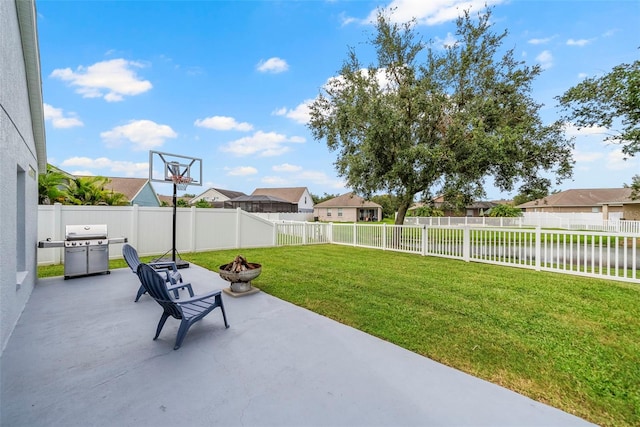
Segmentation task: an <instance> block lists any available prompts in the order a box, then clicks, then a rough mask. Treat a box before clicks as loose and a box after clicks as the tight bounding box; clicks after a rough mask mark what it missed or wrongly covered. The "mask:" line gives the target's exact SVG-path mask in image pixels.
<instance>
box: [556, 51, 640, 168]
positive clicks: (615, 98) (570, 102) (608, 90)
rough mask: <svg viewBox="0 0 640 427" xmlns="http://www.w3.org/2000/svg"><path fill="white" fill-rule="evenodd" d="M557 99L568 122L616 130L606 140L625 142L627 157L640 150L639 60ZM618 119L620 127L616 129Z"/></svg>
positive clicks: (615, 68)
mask: <svg viewBox="0 0 640 427" xmlns="http://www.w3.org/2000/svg"><path fill="white" fill-rule="evenodd" d="M557 99H558V100H559V101H560V107H561V108H562V110H563V112H564V118H565V120H567V121H568V122H571V123H573V124H574V125H575V126H577V127H578V128H583V127H592V126H599V127H605V128H607V129H608V130H609V131H612V132H614V133H613V134H611V135H609V136H607V137H606V138H605V141H610V142H613V143H617V144H620V145H622V152H623V153H624V154H626V155H627V156H633V155H635V154H636V153H637V152H639V151H640V61H635V62H633V63H631V64H621V65H618V66H616V67H613V69H612V70H611V72H609V73H607V74H605V75H603V76H601V77H591V78H587V79H585V80H583V81H582V82H580V83H579V84H577V85H576V86H574V87H572V88H570V89H569V90H567V91H566V92H565V93H564V94H563V95H562V96H560V97H558V98H557ZM617 120H619V125H620V126H621V129H619V130H615V129H614V128H615V126H616V125H617V124H618V123H617V122H616V121H617Z"/></svg>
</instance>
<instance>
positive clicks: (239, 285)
mask: <svg viewBox="0 0 640 427" xmlns="http://www.w3.org/2000/svg"><path fill="white" fill-rule="evenodd" d="M234 264H235V262H234V263H229V264H224V265H221V266H220V268H219V270H218V274H220V277H222V278H223V279H224V280H226V281H227V282H231V285H230V286H229V288H224V289H223V291H224V292H225V293H226V294H228V295H231V296H234V297H237V296H243V295H251V294H254V293H256V292H259V291H260V290H259V289H257V288H254V287H252V286H251V281H252V280H253V279H255V278H256V277H258V276H259V275H260V273H262V266H261V265H260V264H255V263H246V262H245V269H243V270H241V271H233V269H232V266H233V265H234Z"/></svg>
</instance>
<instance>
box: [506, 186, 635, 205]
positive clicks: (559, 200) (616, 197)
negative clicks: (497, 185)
mask: <svg viewBox="0 0 640 427" xmlns="http://www.w3.org/2000/svg"><path fill="white" fill-rule="evenodd" d="M630 201H631V188H586V189H572V190H566V191H562V192H560V193H555V194H550V195H549V196H547V197H544V198H542V199H537V200H532V201H530V202H527V203H523V204H521V205H518V206H516V207H517V208H535V207H544V206H555V207H579V206H587V207H588V206H598V205H601V204H603V203H625V202H630Z"/></svg>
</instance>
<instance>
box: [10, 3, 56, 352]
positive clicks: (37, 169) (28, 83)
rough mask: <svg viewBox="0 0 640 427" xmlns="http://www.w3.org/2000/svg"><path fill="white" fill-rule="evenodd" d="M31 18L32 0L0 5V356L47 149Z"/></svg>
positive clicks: (19, 299) (19, 292)
mask: <svg viewBox="0 0 640 427" xmlns="http://www.w3.org/2000/svg"><path fill="white" fill-rule="evenodd" d="M36 16H37V15H36V9H35V2H34V1H33V0H3V1H0V58H1V59H0V107H2V108H0V147H1V150H2V155H0V192H1V194H2V197H0V254H1V255H0V356H1V355H2V352H3V351H4V348H5V346H6V345H7V342H8V341H9V337H10V336H11V332H12V331H13V329H14V327H15V325H16V323H17V322H18V319H19V318H20V314H21V313H22V310H23V309H24V307H25V305H26V303H27V300H28V299H29V297H30V296H31V292H32V291H33V287H34V286H35V284H36V280H37V270H36V265H37V253H36V251H37V246H38V242H37V240H38V230H37V227H38V225H37V224H38V174H39V173H42V174H44V173H46V171H47V150H46V141H45V125H44V108H43V104H42V85H41V75H40V53H39V47H38V37H37V34H38V32H37V27H36ZM25 345H28V343H25Z"/></svg>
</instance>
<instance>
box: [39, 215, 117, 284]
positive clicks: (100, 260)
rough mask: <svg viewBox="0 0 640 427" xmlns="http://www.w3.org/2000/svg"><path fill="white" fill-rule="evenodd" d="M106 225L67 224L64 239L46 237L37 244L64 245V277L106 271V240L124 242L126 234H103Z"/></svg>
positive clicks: (47, 245) (107, 252)
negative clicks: (53, 239) (116, 235)
mask: <svg viewBox="0 0 640 427" xmlns="http://www.w3.org/2000/svg"><path fill="white" fill-rule="evenodd" d="M107 236H108V234H107V225H106V224H100V225H67V226H66V227H65V234H64V238H65V239H64V241H52V240H50V239H47V240H44V241H41V242H39V243H38V247H40V248H56V247H64V278H65V279H68V278H70V277H77V276H85V275H88V274H96V273H107V274H109V273H110V271H109V244H110V243H126V242H127V238H126V237H116V238H108V237H107Z"/></svg>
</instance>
